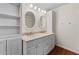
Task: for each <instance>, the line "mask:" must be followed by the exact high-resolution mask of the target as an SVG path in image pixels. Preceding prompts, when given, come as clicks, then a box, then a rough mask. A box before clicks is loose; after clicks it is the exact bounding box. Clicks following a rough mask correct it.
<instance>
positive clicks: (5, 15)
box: [0, 13, 20, 19]
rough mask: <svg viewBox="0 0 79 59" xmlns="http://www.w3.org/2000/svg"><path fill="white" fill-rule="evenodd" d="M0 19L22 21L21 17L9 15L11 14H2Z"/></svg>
mask: <svg viewBox="0 0 79 59" xmlns="http://www.w3.org/2000/svg"><path fill="white" fill-rule="evenodd" d="M0 17H4V18H16V19H20V17H19V16H15V15H9V14H2V13H0Z"/></svg>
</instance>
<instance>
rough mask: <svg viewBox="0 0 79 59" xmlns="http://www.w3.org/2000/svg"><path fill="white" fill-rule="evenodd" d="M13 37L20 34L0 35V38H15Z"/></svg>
mask: <svg viewBox="0 0 79 59" xmlns="http://www.w3.org/2000/svg"><path fill="white" fill-rule="evenodd" d="M15 37H20V34H11V35H10V34H8V35H1V36H0V39H4V38H15Z"/></svg>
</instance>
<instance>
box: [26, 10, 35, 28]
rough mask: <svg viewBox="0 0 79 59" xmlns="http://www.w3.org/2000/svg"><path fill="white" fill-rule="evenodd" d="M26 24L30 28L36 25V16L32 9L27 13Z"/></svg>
mask: <svg viewBox="0 0 79 59" xmlns="http://www.w3.org/2000/svg"><path fill="white" fill-rule="evenodd" d="M25 25H26V26H27V27H28V28H32V27H33V26H34V25H35V16H34V14H33V13H32V12H30V11H29V12H27V13H26V14H25Z"/></svg>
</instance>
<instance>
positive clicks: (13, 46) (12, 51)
mask: <svg viewBox="0 0 79 59" xmlns="http://www.w3.org/2000/svg"><path fill="white" fill-rule="evenodd" d="M7 54H8V55H21V54H22V40H21V39H20V38H15V39H9V40H7Z"/></svg>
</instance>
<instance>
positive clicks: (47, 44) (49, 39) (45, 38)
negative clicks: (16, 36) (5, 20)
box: [22, 33, 55, 55]
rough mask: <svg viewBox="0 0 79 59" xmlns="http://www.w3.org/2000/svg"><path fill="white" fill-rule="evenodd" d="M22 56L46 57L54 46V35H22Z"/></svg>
mask: <svg viewBox="0 0 79 59" xmlns="http://www.w3.org/2000/svg"><path fill="white" fill-rule="evenodd" d="M22 38H23V55H46V54H48V53H49V52H50V51H51V50H52V49H53V48H54V46H55V36H54V33H38V34H32V35H23V36H22Z"/></svg>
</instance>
